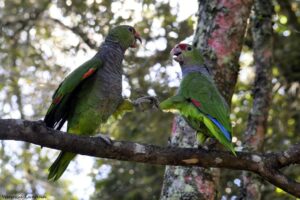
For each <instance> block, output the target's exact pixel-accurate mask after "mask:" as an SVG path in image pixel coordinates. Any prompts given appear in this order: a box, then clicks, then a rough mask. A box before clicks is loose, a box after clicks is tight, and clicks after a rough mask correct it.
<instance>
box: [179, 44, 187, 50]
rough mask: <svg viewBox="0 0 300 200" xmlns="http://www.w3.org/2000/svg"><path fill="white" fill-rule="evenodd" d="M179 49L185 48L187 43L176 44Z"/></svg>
mask: <svg viewBox="0 0 300 200" xmlns="http://www.w3.org/2000/svg"><path fill="white" fill-rule="evenodd" d="M177 46H178V47H179V48H180V49H181V50H185V49H186V48H187V46H188V45H187V44H184V43H181V44H178V45H177Z"/></svg>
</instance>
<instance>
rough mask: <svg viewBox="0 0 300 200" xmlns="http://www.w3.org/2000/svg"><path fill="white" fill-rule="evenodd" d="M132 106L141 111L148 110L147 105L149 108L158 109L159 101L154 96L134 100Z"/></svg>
mask: <svg viewBox="0 0 300 200" xmlns="http://www.w3.org/2000/svg"><path fill="white" fill-rule="evenodd" d="M133 105H134V106H135V107H137V108H139V109H141V110H143V111H144V110H146V109H149V105H150V108H157V109H158V108H159V101H158V99H157V98H156V97H154V96H145V97H140V98H138V99H136V100H134V101H133ZM145 105H146V106H145ZM145 107H146V108H145Z"/></svg>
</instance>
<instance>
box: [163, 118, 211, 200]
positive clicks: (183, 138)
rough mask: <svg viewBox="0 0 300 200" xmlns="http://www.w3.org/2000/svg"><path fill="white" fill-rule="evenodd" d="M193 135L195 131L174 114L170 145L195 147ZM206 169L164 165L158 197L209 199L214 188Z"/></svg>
mask: <svg viewBox="0 0 300 200" xmlns="http://www.w3.org/2000/svg"><path fill="white" fill-rule="evenodd" d="M195 137H196V132H195V131H194V130H193V129H192V128H190V127H189V126H188V124H187V123H186V122H185V120H184V119H183V118H182V117H180V116H176V117H175V118H174V121H173V128H172V136H171V140H170V145H171V146H173V147H181V148H184V147H185V148H197V146H198V144H197V142H196V138H195ZM207 171H209V169H204V168H200V167H182V166H166V171H165V175H164V183H163V188H162V192H161V197H160V199H162V200H167V199H192V200H197V199H211V197H213V196H214V195H213V194H212V193H214V191H215V189H214V184H212V183H213V178H212V175H211V174H210V173H207ZM200 175H201V176H200ZM202 177H204V178H202Z"/></svg>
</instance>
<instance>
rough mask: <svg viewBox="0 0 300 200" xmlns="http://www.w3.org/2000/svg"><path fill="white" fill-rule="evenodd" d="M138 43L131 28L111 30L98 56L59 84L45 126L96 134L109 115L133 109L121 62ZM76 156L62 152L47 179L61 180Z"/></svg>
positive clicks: (122, 26)
mask: <svg viewBox="0 0 300 200" xmlns="http://www.w3.org/2000/svg"><path fill="white" fill-rule="evenodd" d="M137 40H139V41H140V42H141V38H140V35H139V33H138V32H137V31H136V30H135V29H134V28H133V27H131V26H127V25H121V26H117V27H115V28H113V29H111V30H110V31H109V33H108V36H107V37H106V38H105V41H104V42H103V43H102V44H101V46H100V48H99V50H98V52H97V53H96V54H95V56H94V57H93V58H91V59H90V60H88V61H87V62H85V63H83V64H82V65H81V66H79V67H78V68H77V69H75V70H74V71H73V72H72V73H70V74H69V75H68V76H67V77H66V78H65V79H64V80H63V82H62V83H61V84H60V85H59V87H58V88H57V90H56V91H55V93H54V95H53V97H52V103H51V105H50V107H49V109H48V111H47V114H46V116H45V118H44V122H45V123H46V125H47V126H48V127H51V128H55V129H57V130H60V129H61V127H62V126H63V124H64V123H65V122H66V121H67V122H68V125H67V132H69V133H72V134H78V135H95V134H96V131H97V129H98V128H99V126H100V125H101V124H102V123H105V122H106V121H107V119H108V118H109V117H110V116H117V115H119V114H121V113H122V112H123V111H129V110H132V109H133V106H134V105H135V104H134V103H133V102H131V101H129V100H125V99H123V98H122V74H123V71H122V61H123V58H124V53H125V51H126V50H127V49H128V48H129V47H132V48H134V47H136V41H137ZM142 100H143V99H142ZM140 102H141V101H139V102H138V103H140ZM103 139H105V140H106V141H107V138H105V137H103ZM75 156H76V154H74V153H70V152H61V153H60V154H59V156H58V157H57V159H56V160H55V162H54V163H53V164H52V166H51V167H50V168H49V175H48V179H49V180H53V181H56V180H57V179H59V178H60V177H61V175H62V174H63V172H64V171H65V170H66V168H67V166H68V165H69V163H70V161H71V160H72V159H73V158H74V157H75Z"/></svg>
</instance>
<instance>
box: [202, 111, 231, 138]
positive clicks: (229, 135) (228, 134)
mask: <svg viewBox="0 0 300 200" xmlns="http://www.w3.org/2000/svg"><path fill="white" fill-rule="evenodd" d="M207 117H208V118H209V119H210V120H211V121H212V122H213V123H214V124H215V125H216V126H217V127H218V128H219V129H220V131H221V132H222V133H223V134H224V136H225V137H226V139H227V140H228V141H229V142H231V134H230V133H229V132H228V131H227V130H226V128H225V127H224V126H223V125H222V124H220V122H218V120H217V119H215V118H213V117H212V116H210V115H207Z"/></svg>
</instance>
